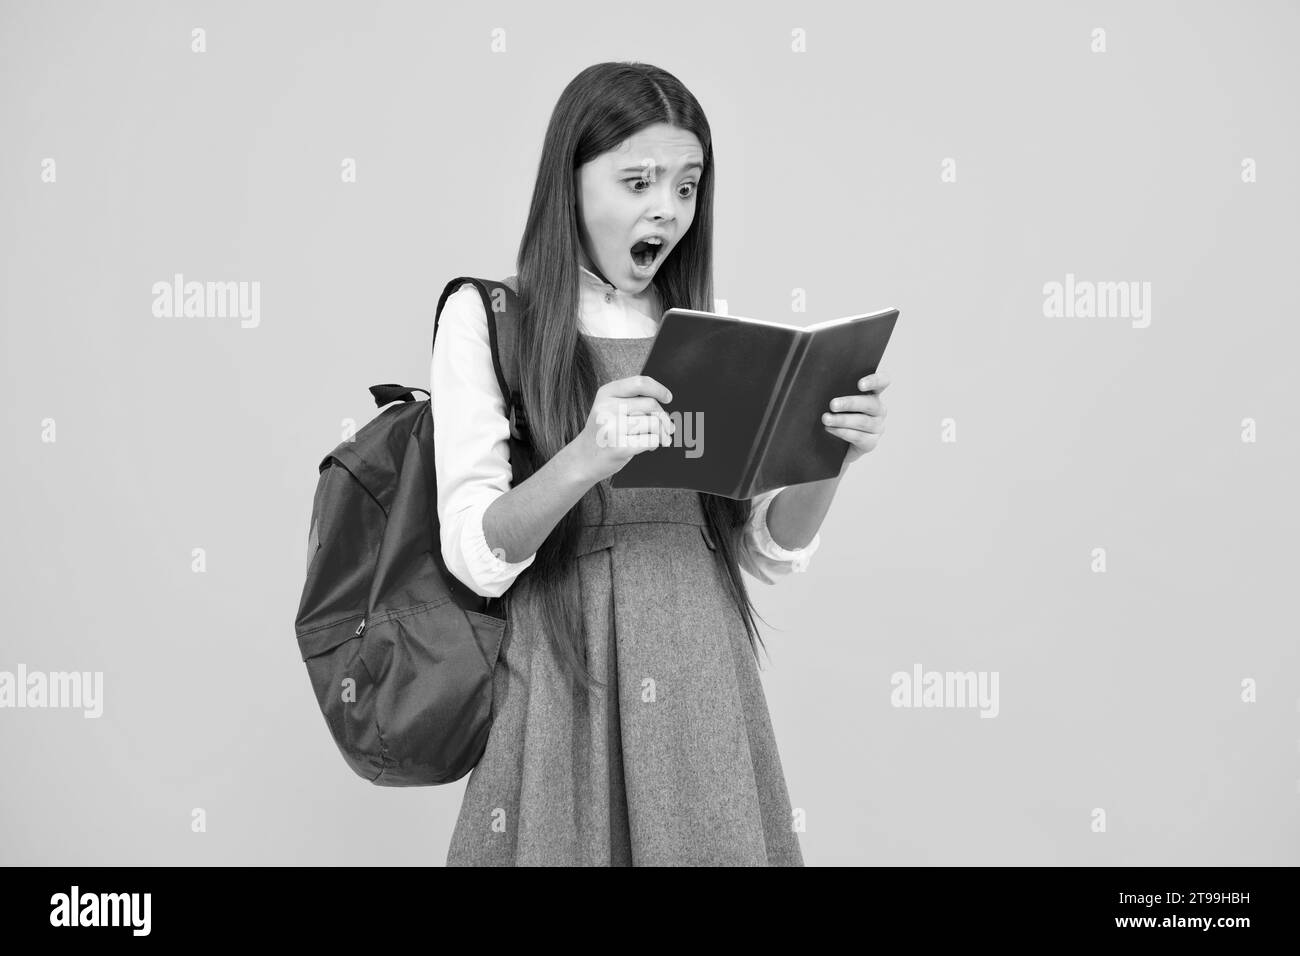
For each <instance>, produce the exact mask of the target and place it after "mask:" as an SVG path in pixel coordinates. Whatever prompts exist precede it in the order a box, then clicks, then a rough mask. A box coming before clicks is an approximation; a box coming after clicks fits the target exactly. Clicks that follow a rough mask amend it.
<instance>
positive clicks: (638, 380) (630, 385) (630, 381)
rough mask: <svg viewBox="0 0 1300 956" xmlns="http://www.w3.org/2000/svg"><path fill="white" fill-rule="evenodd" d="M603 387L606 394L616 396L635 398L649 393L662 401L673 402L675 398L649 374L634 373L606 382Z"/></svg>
mask: <svg viewBox="0 0 1300 956" xmlns="http://www.w3.org/2000/svg"><path fill="white" fill-rule="evenodd" d="M601 388H602V389H606V392H605V394H607V395H613V396H614V397H615V398H635V397H636V396H638V395H649V396H650V397H651V398H657V399H659V401H661V402H671V401H672V400H673V393H672V392H670V391H668V389H667V388H665V387H664V386H663V385H662V384H661V383H659V382H656V381H655V380H654V379H653V378H651V377H650V376H649V375H633V376H631V377H630V378H620V379H615V380H614V381H612V382H607V383H605V384H604V385H602V386H601Z"/></svg>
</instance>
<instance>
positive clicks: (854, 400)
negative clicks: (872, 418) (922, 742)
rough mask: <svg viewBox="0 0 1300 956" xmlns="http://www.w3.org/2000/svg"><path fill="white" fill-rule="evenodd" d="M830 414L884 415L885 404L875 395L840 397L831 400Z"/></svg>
mask: <svg viewBox="0 0 1300 956" xmlns="http://www.w3.org/2000/svg"><path fill="white" fill-rule="evenodd" d="M830 408H831V411H832V412H860V413H862V414H863V415H881V416H883V415H884V414H885V403H884V402H882V401H881V400H880V399H879V398H878V397H876V396H875V395H840V396H838V397H837V398H832V399H831V406H830Z"/></svg>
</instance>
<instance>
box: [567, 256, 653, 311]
mask: <svg viewBox="0 0 1300 956" xmlns="http://www.w3.org/2000/svg"><path fill="white" fill-rule="evenodd" d="M578 269H579V276H580V278H581V280H582V282H581V285H582V293H583V294H582V299H583V301H584V303H590V304H591V305H593V306H599V305H604V304H605V302H606V299H605V297H606V295H613V296H614V297H615V298H613V299H611V300H609V301H611V302H621V303H622V305H623V306H624V307H626V308H629V309H632V310H633V311H635V312H639V313H641V314H642V315H648V316H650V318H652V319H654V320H655V321H656V322H658V321H659V318H660V315H659V313H658V312H656V311H655V307H656V305H657V302H658V291H659V290H658V287H657V286H655V285H654V283H651V284H650V286H649V287H648V289H647V291H648V292H649V295H642V296H641V297H640V298H639V299H634V298H633V297H632V296H630V295H628V294H627V293H626V292H623V291H621V290H620V289H619V288H618V287H617V286H615V285H612V284H610V283H608V282H606V281H605V280H604V279H602V278H601V277H600V276H598V275H596V274H595V273H594V272H592V271H591V270H590V269H588V268H587V267H586V266H584V265H579V266H578Z"/></svg>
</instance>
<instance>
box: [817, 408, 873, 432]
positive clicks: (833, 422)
mask: <svg viewBox="0 0 1300 956" xmlns="http://www.w3.org/2000/svg"><path fill="white" fill-rule="evenodd" d="M822 424H823V425H828V426H834V427H836V428H845V429H849V430H851V431H858V432H868V433H870V434H873V435H879V434H880V433H881V432H883V431H884V430H885V423H884V422H883V421H881V420H880V418H878V417H877V416H875V415H853V414H850V415H832V414H831V413H830V412H827V413H826V414H824V415H822Z"/></svg>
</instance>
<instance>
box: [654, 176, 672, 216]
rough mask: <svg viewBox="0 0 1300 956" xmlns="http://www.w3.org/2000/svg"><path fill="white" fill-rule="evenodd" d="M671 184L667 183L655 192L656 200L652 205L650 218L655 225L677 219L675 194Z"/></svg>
mask: <svg viewBox="0 0 1300 956" xmlns="http://www.w3.org/2000/svg"><path fill="white" fill-rule="evenodd" d="M671 185H672V184H671V183H668V182H665V183H663V185H662V186H661V188H659V189H656V190H654V191H653V195H654V199H653V201H652V202H651V203H650V218H651V219H652V220H653V221H654V222H655V223H661V222H671V221H672V220H673V219H674V218H676V212H675V209H674V207H673V194H672V191H671V189H670V188H663V187H671Z"/></svg>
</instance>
